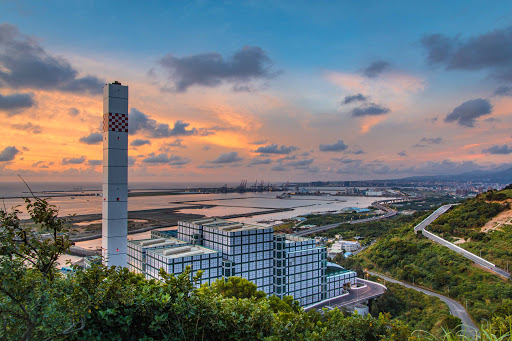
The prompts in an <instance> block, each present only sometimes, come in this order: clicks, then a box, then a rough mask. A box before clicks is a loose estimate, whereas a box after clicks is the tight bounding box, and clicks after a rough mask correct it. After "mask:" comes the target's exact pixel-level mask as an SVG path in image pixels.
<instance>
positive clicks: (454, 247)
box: [414, 204, 510, 279]
mask: <svg viewBox="0 0 512 341" xmlns="http://www.w3.org/2000/svg"><path fill="white" fill-rule="evenodd" d="M454 205H458V204H448V205H443V206H441V207H439V208H438V209H437V210H435V211H434V213H432V214H431V215H429V216H428V217H427V218H426V219H424V220H423V221H422V222H421V223H419V224H418V225H416V226H415V227H414V232H416V233H418V232H421V233H422V234H423V235H424V236H425V237H427V238H428V239H430V240H432V241H434V242H436V243H438V244H441V245H443V246H445V247H447V248H449V249H451V250H453V251H455V252H457V253H458V254H460V255H462V256H464V257H466V258H467V259H469V260H471V261H472V262H475V263H476V264H478V265H480V266H482V267H484V268H486V269H489V270H490V271H492V272H494V273H495V274H497V275H499V276H502V277H505V278H507V279H508V278H510V273H509V272H507V271H505V270H504V269H501V268H498V267H497V266H496V265H495V264H493V263H491V262H489V261H488V260H485V259H483V258H482V257H478V256H477V255H475V254H474V253H471V252H469V251H467V250H465V249H463V248H461V247H460V246H457V245H455V244H452V243H450V242H449V241H447V240H445V239H443V238H441V237H439V236H437V235H435V234H433V233H432V232H429V231H427V230H426V227H427V226H428V225H430V224H431V223H432V222H433V221H434V220H436V219H437V218H438V217H439V216H440V215H442V214H443V213H445V212H446V211H448V210H449V209H450V208H451V207H452V206H454Z"/></svg>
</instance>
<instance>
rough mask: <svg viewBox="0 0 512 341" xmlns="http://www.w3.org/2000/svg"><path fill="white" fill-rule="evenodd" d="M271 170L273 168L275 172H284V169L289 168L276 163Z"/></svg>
mask: <svg viewBox="0 0 512 341" xmlns="http://www.w3.org/2000/svg"><path fill="white" fill-rule="evenodd" d="M270 170H272V171H274V172H284V171H287V170H288V168H286V167H284V166H283V165H275V166H274V167H272V168H271V169H270Z"/></svg>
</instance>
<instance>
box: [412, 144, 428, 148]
mask: <svg viewBox="0 0 512 341" xmlns="http://www.w3.org/2000/svg"><path fill="white" fill-rule="evenodd" d="M413 147H414V148H425V147H426V145H424V144H421V143H416V144H415V145H413Z"/></svg>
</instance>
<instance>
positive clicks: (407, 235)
mask: <svg viewBox="0 0 512 341" xmlns="http://www.w3.org/2000/svg"><path fill="white" fill-rule="evenodd" d="M421 219H422V217H420V218H418V219H417V222H419V221H421ZM415 223H416V222H413V223H404V224H401V226H399V227H397V228H395V229H392V230H391V231H389V232H388V233H387V234H386V235H384V236H382V237H381V238H380V239H379V240H378V241H377V243H375V244H374V245H373V246H372V247H370V248H368V249H367V250H365V251H363V252H362V253H360V254H359V255H357V256H356V258H355V259H354V262H359V263H360V264H361V265H362V266H365V267H368V268H370V269H372V268H373V269H375V270H377V271H380V272H383V273H389V274H391V275H392V276H394V277H396V278H399V279H402V280H405V281H409V282H412V281H413V278H414V281H415V282H416V283H417V284H420V285H423V286H425V287H428V288H432V289H434V290H436V291H438V292H440V293H442V294H444V295H446V296H450V297H452V298H455V299H457V300H458V301H459V302H463V303H465V302H466V299H467V304H468V310H469V313H470V314H471V316H472V317H473V319H474V320H475V322H480V321H483V320H484V319H489V318H490V317H491V316H492V314H493V311H494V310H495V309H496V308H497V307H498V306H499V305H500V303H501V302H502V300H503V299H506V298H511V297H512V285H511V284H510V283H507V282H504V281H503V280H502V279H500V278H499V277H498V276H496V275H492V274H490V273H488V272H486V271H483V270H481V269H479V268H476V267H475V266H473V265H472V264H471V262H470V261H469V260H467V259H466V258H464V257H462V256H460V255H458V254H456V253H454V252H453V251H451V250H449V249H447V248H445V247H442V246H440V245H437V244H435V243H433V242H431V241H430V240H428V239H426V238H424V237H423V236H421V235H415V234H414V232H413V229H412V228H413V226H414V225H415Z"/></svg>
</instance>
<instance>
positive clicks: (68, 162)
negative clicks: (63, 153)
mask: <svg viewBox="0 0 512 341" xmlns="http://www.w3.org/2000/svg"><path fill="white" fill-rule="evenodd" d="M84 162H85V156H81V157H77V158H63V159H62V164H63V165H81V164H83V163H84Z"/></svg>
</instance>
